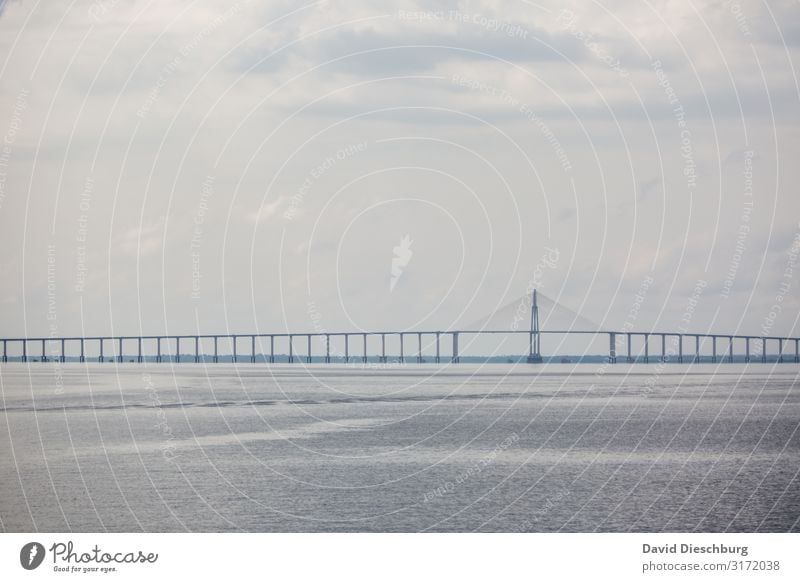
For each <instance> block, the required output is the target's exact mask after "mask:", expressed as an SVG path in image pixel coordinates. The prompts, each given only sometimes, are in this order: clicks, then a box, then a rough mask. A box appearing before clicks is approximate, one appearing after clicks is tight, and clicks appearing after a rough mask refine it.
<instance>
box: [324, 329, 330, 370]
mask: <svg viewBox="0 0 800 582" xmlns="http://www.w3.org/2000/svg"><path fill="white" fill-rule="evenodd" d="M325 363H326V364H330V363H331V336H330V335H328V334H325Z"/></svg>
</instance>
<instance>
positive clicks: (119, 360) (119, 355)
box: [117, 338, 125, 364]
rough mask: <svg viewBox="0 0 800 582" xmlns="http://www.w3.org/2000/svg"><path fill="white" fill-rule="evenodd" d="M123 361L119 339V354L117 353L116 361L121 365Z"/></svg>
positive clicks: (120, 339) (120, 340)
mask: <svg viewBox="0 0 800 582" xmlns="http://www.w3.org/2000/svg"><path fill="white" fill-rule="evenodd" d="M124 360H125V356H123V355H122V338H119V352H118V353H117V361H118V362H119V363H120V364H121V363H122V362H123V361H124Z"/></svg>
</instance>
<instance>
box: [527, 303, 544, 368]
mask: <svg viewBox="0 0 800 582" xmlns="http://www.w3.org/2000/svg"><path fill="white" fill-rule="evenodd" d="M529 338H530V339H529V342H528V363H529V364H541V363H542V352H541V334H540V333H539V305H538V303H537V302H536V289H534V290H533V293H532V296H531V333H530V336H529Z"/></svg>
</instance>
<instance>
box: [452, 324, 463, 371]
mask: <svg viewBox="0 0 800 582" xmlns="http://www.w3.org/2000/svg"><path fill="white" fill-rule="evenodd" d="M450 361H451V362H452V363H454V364H458V363H459V362H460V361H461V357H460V356H459V355H458V332H457V331H454V332H453V357H452V359H451V360H450Z"/></svg>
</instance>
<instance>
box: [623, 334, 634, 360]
mask: <svg viewBox="0 0 800 582" xmlns="http://www.w3.org/2000/svg"><path fill="white" fill-rule="evenodd" d="M625 336H626V338H625V339H626V343H627V344H628V356H627V358H626V360H627V362H628V363H629V364H632V363H633V356H632V355H631V334H629V333H626V334H625Z"/></svg>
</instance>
